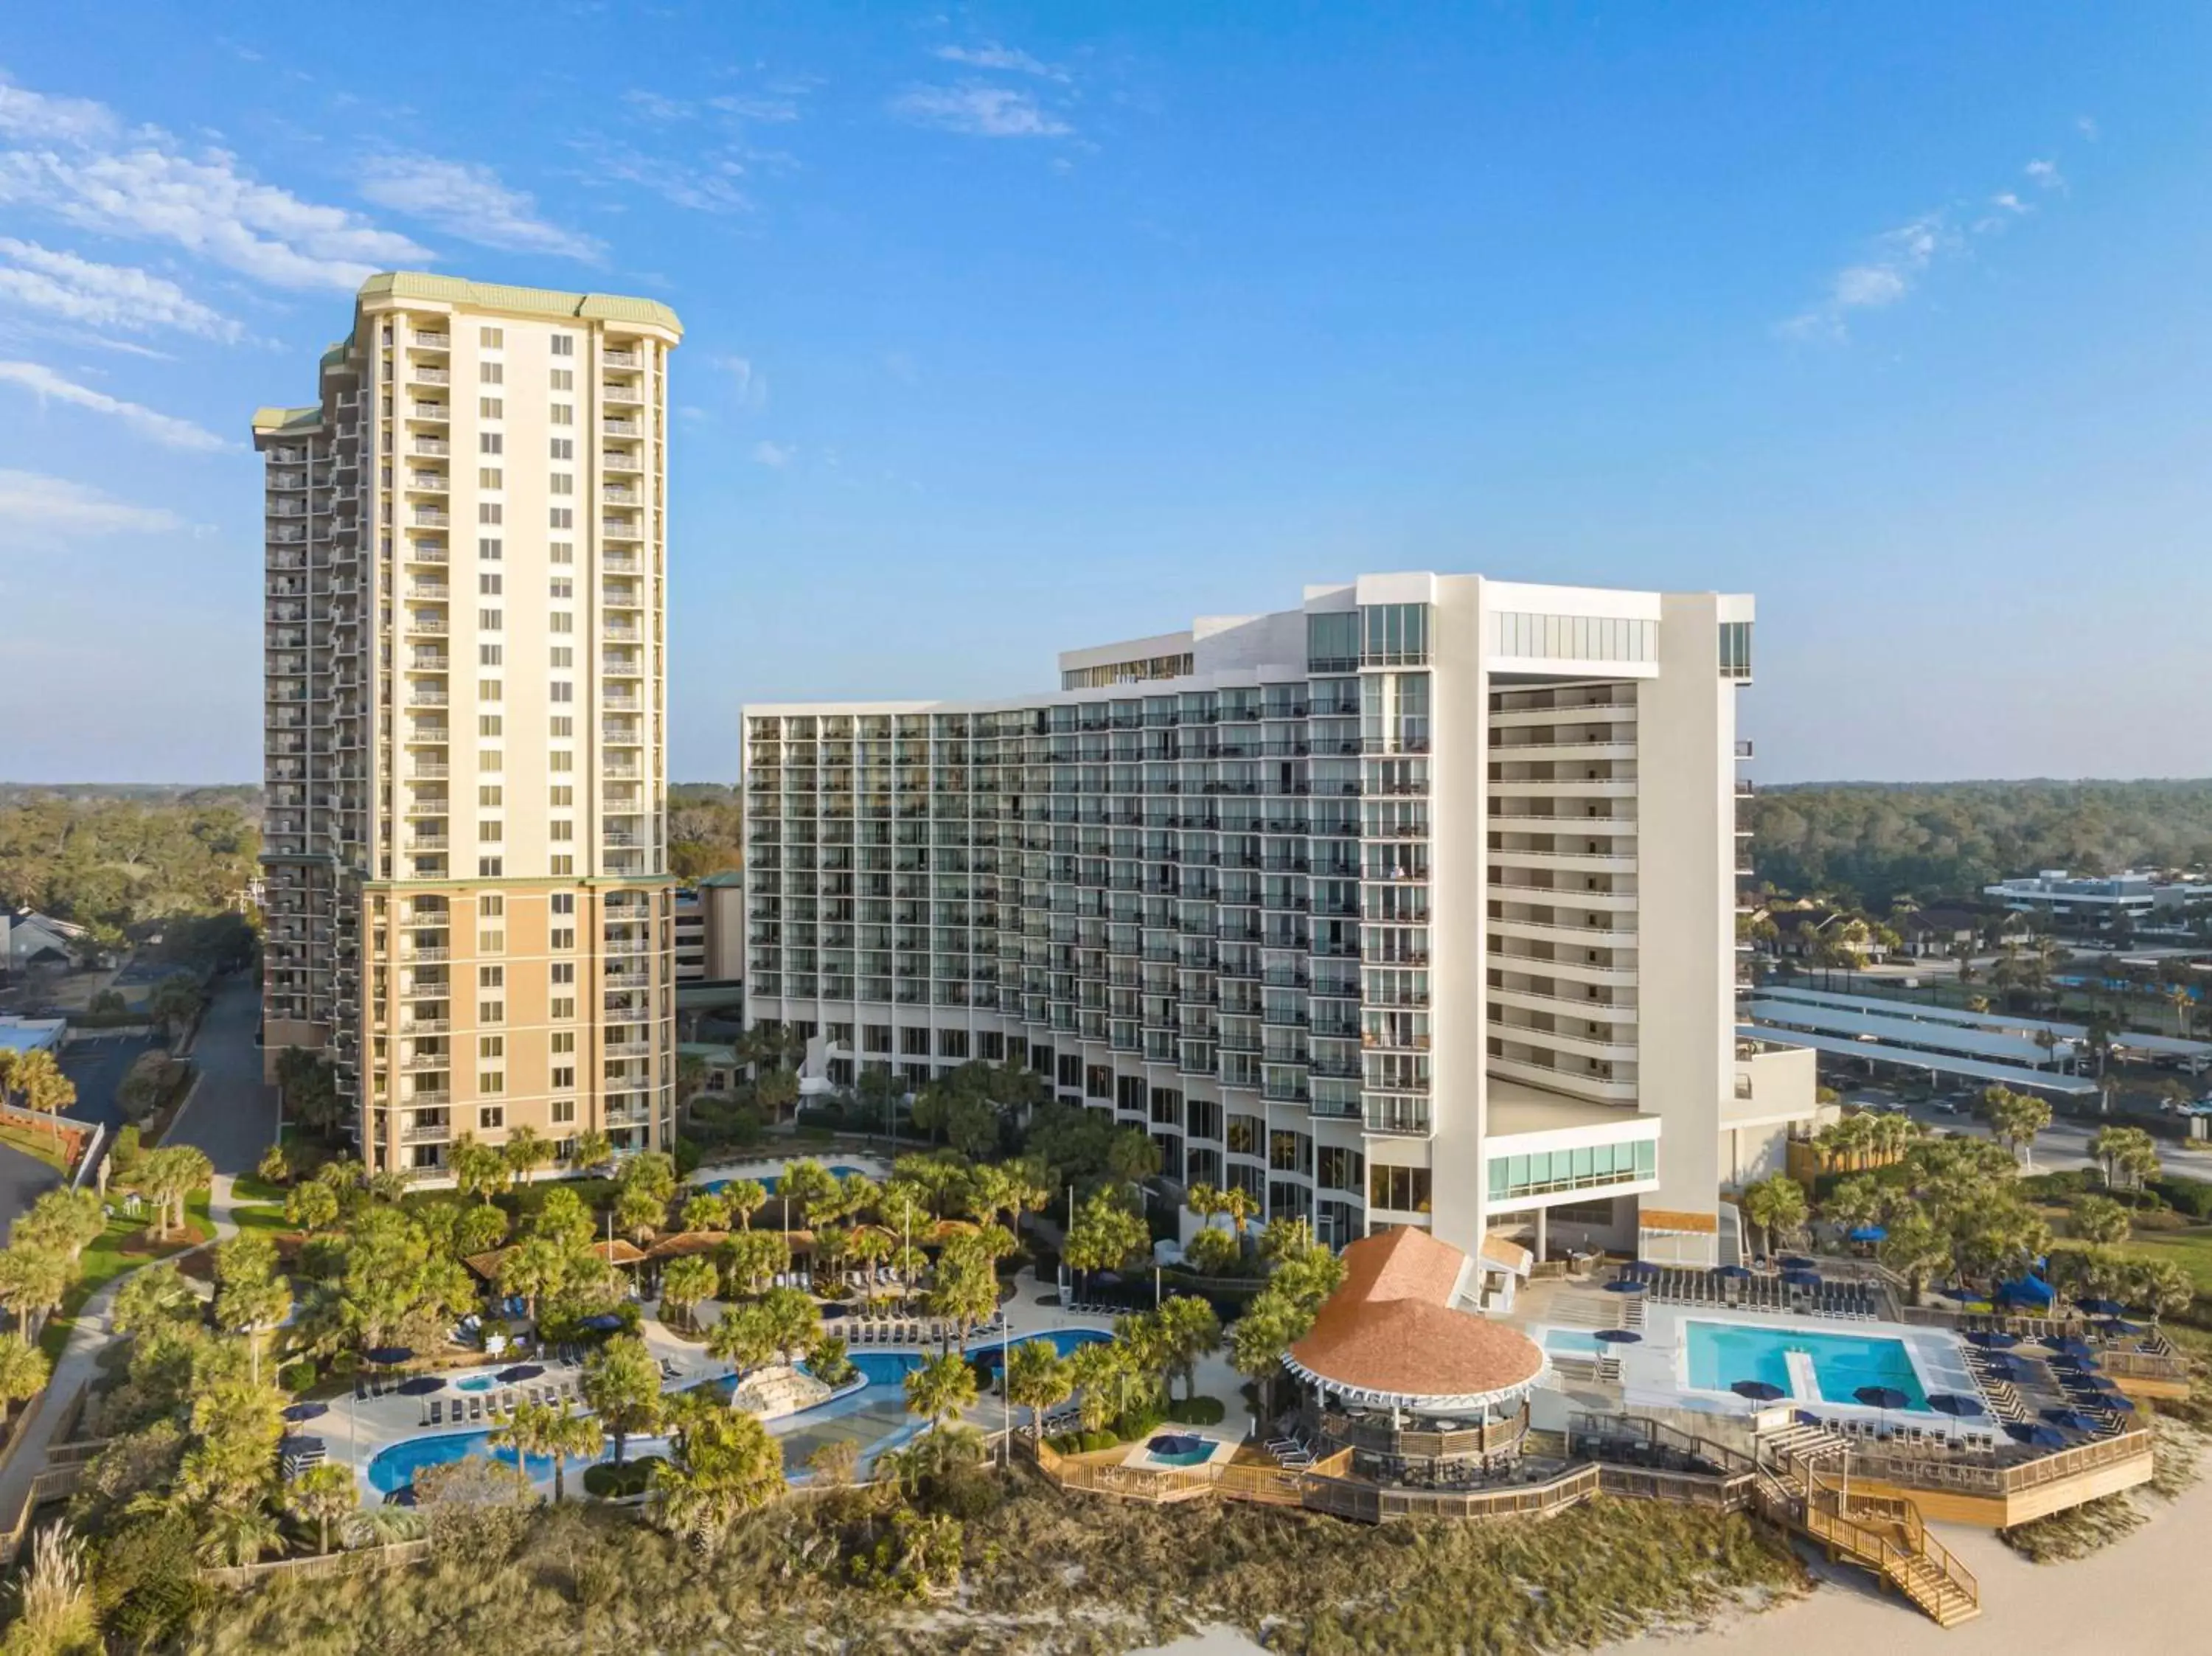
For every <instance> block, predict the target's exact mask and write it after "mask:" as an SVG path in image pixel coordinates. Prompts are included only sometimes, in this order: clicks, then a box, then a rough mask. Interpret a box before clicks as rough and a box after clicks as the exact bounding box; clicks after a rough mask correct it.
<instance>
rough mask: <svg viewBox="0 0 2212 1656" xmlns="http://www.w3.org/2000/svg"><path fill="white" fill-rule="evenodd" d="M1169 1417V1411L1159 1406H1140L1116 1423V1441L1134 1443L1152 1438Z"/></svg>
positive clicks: (1152, 1404)
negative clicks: (1140, 1439)
mask: <svg viewBox="0 0 2212 1656" xmlns="http://www.w3.org/2000/svg"><path fill="white" fill-rule="evenodd" d="M1167 1417H1168V1416H1167V1410H1165V1409H1164V1408H1162V1407H1161V1406H1160V1405H1159V1404H1157V1403H1146V1404H1139V1405H1138V1406H1137V1407H1136V1408H1134V1409H1132V1410H1129V1411H1128V1412H1127V1414H1125V1415H1123V1416H1121V1418H1120V1419H1118V1420H1116V1421H1115V1422H1114V1439H1115V1441H1116V1442H1118V1443H1132V1442H1134V1441H1136V1440H1137V1439H1139V1438H1140V1437H1150V1436H1151V1435H1152V1434H1153V1433H1154V1432H1157V1431H1158V1430H1159V1429H1160V1428H1161V1426H1162V1425H1163V1424H1164V1423H1165V1422H1166V1420H1167Z"/></svg>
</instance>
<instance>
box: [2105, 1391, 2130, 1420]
mask: <svg viewBox="0 0 2212 1656" xmlns="http://www.w3.org/2000/svg"><path fill="white" fill-rule="evenodd" d="M2097 1406H2098V1407H2099V1408H2100V1409H2109V1410H2112V1412H2113V1413H2114V1414H2116V1415H2132V1414H2133V1413H2135V1411H2136V1405H2135V1399H2134V1398H2124V1397H2122V1396H2121V1395H2120V1394H2119V1393H2118V1392H2108V1393H2106V1395H2105V1396H2103V1397H2101V1398H2098V1399H2097Z"/></svg>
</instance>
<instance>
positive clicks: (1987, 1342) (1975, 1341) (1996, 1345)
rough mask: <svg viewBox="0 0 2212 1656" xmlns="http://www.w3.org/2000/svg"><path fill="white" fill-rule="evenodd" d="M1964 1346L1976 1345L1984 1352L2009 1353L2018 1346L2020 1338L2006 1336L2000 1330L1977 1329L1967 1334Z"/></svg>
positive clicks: (2006, 1334) (2011, 1335)
mask: <svg viewBox="0 0 2212 1656" xmlns="http://www.w3.org/2000/svg"><path fill="white" fill-rule="evenodd" d="M1966 1344H1969V1345H1978V1346H1980V1347H1981V1348H1982V1350H1984V1351H2009V1350H2012V1349H2013V1347H2015V1345H2018V1344H2020V1336H2019V1335H2017V1334H2008V1333H2006V1332H2005V1331H2003V1330H2002V1329H2000V1328H1977V1329H1974V1330H1972V1331H1971V1332H1969V1333H1968V1334H1967V1336H1966Z"/></svg>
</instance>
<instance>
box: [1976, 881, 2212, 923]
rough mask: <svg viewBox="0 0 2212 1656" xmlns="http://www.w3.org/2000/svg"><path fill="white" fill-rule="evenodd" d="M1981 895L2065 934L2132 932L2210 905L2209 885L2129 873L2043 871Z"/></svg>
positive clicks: (1990, 888)
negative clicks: (2196, 906) (2036, 917)
mask: <svg viewBox="0 0 2212 1656" xmlns="http://www.w3.org/2000/svg"><path fill="white" fill-rule="evenodd" d="M1982 894H1983V895H1984V896H1986V897H1990V898H1992V899H1994V900H1995V901H1997V902H2000V903H2002V904H2003V905H2004V906H2005V907H2007V908H2008V909H2010V910H2012V911H2013V912H2014V913H2016V914H2036V915H2041V916H2043V917H2044V918H2045V919H2049V920H2050V921H2051V923H2052V924H2053V925H2057V926H2059V927H2062V928H2063V929H2066V930H2069V931H2112V930H2113V929H2114V928H2116V927H2122V928H2131V927H2133V926H2136V925H2141V924H2142V923H2143V922H2144V921H2145V920H2148V919H2152V918H2153V917H2154V916H2157V917H2159V918H2167V917H2170V916H2171V915H2172V913H2174V912H2175V911H2178V910H2180V909H2183V908H2186V907H2189V906H2190V905H2191V904H2193V903H2203V902H2208V901H2212V884H2207V883H2203V882H2201V881H2195V880H2174V879H2168V878H2166V877H2164V876H2163V875H2160V874H2155V873H2150V872H2148V871H2145V870H2137V869H2130V870H2127V871H2126V872H2124V873H2120V874H2114V875H2109V876H2092V875H2080V876H2077V875H2073V874H2069V873H2068V872H2067V871H2066V870H2064V869H2063V868H2046V869H2044V870H2041V871H2040V872H2039V873H2036V874H2031V875H2023V876H2021V877H2019V878H2016V879H2010V880H2000V881H1998V882H1997V883H1996V884H1995V885H1989V886H1984V887H1983V888H1982Z"/></svg>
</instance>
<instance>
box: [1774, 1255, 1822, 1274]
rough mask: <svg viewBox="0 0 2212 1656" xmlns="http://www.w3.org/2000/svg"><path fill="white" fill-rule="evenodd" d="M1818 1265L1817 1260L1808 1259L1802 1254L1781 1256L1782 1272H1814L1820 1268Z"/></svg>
mask: <svg viewBox="0 0 2212 1656" xmlns="http://www.w3.org/2000/svg"><path fill="white" fill-rule="evenodd" d="M1819 1267H1820V1261H1819V1260H1818V1259H1807V1258H1806V1257H1805V1256H1804V1255H1803V1254H1802V1253H1785V1254H1784V1255H1783V1256H1782V1268H1783V1269H1784V1271H1814V1270H1817V1269H1818V1268H1819Z"/></svg>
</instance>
